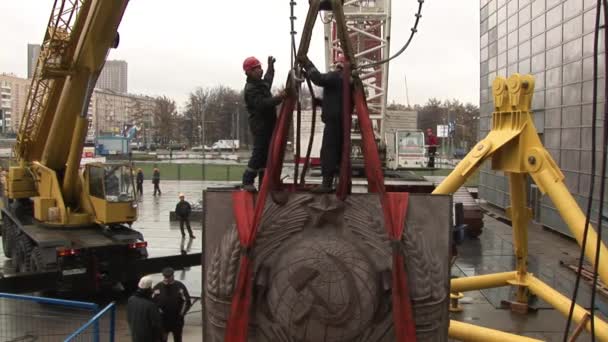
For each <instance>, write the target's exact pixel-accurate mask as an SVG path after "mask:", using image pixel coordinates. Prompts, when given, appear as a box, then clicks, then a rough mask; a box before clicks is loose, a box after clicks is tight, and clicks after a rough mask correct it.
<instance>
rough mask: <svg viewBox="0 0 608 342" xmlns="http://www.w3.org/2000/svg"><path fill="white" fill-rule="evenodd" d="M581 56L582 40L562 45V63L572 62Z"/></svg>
mask: <svg viewBox="0 0 608 342" xmlns="http://www.w3.org/2000/svg"><path fill="white" fill-rule="evenodd" d="M582 55H583V40H582V39H581V38H578V39H576V40H573V41H571V42H569V43H566V44H564V62H565V63H567V62H572V61H575V60H577V59H580V58H581V57H582Z"/></svg>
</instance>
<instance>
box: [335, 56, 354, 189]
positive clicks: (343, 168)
mask: <svg viewBox="0 0 608 342" xmlns="http://www.w3.org/2000/svg"><path fill="white" fill-rule="evenodd" d="M348 75H350V63H348V62H345V63H344V70H343V71H342V156H341V157H340V158H341V161H340V181H339V182H338V189H337V191H336V196H337V197H338V198H339V199H340V200H342V201H344V200H345V199H346V195H348V194H349V193H350V190H351V175H352V172H351V165H350V150H351V148H350V126H351V123H352V121H353V120H352V117H351V116H352V112H353V105H352V90H351V86H350V77H348Z"/></svg>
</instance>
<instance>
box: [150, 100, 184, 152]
mask: <svg viewBox="0 0 608 342" xmlns="http://www.w3.org/2000/svg"><path fill="white" fill-rule="evenodd" d="M178 120H179V118H178V116H177V110H176V106H175V101H173V100H171V99H170V98H168V97H166V96H162V97H158V98H157V99H156V110H155V112H154V124H155V131H156V132H155V133H156V136H155V139H154V140H155V141H156V142H157V143H159V144H161V145H168V144H170V143H171V141H172V140H175V138H174V137H175V136H176V135H175V133H176V130H175V128H176V127H177V123H178Z"/></svg>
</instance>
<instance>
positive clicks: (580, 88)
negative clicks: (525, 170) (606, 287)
mask: <svg viewBox="0 0 608 342" xmlns="http://www.w3.org/2000/svg"><path fill="white" fill-rule="evenodd" d="M595 5H596V1H591V0H584V1H583V0H510V1H507V0H481V30H480V34H481V40H480V41H481V44H480V45H481V66H480V70H481V89H480V92H481V93H480V112H481V120H480V125H479V126H480V131H479V133H480V136H481V137H483V136H485V135H486V134H487V132H488V130H489V129H490V127H491V126H490V125H491V115H492V111H493V99H492V88H491V86H492V81H493V80H494V78H495V77H496V76H503V77H507V76H508V75H511V74H513V73H516V72H517V73H520V74H528V73H529V74H532V75H533V76H534V77H535V79H536V84H535V93H534V98H533V103H532V111H533V116H534V121H535V125H536V128H537V130H538V134H539V136H540V138H541V141H542V142H543V143H544V145H545V147H546V148H547V150H548V151H549V153H551V155H552V157H553V159H554V160H555V161H556V162H557V164H558V165H559V167H560V168H561V170H562V172H563V173H564V175H565V177H566V178H565V183H566V185H567V187H568V189H569V190H570V192H571V193H572V195H573V197H574V198H575V199H576V201H577V202H578V204H579V206H581V208H583V210H584V209H585V208H586V206H587V197H588V193H589V185H590V182H591V156H592V151H591V130H592V111H591V107H592V101H593V94H592V87H593V71H592V70H593V35H594V26H595ZM600 37H601V35H600ZM601 42H602V38H600V46H601V45H602V43H601ZM600 53H604V52H603V48H602V49H601V50H600ZM599 60H600V65H599V70H600V77H602V75H603V74H604V73H605V71H604V70H605V66H604V65H603V56H600V58H599ZM598 84H599V94H598V95H599V96H598V102H599V104H598V110H597V113H598V115H599V116H600V117H601V113H603V111H604V110H603V108H604V97H603V93H604V91H603V84H604V79H603V77H602V78H600V79H599V80H598ZM602 124H603V122H602V121H598V126H599V127H598V130H599V131H598V137H601V134H600V132H601V126H602ZM598 146H601V141H598ZM596 157H597V158H598V163H597V166H598V167H597V170H596V175H597V176H596V179H595V184H596V186H595V190H596V192H595V194H594V199H595V202H594V204H595V205H594V206H593V211H592V221H596V218H597V211H598V208H599V191H598V190H599V183H600V172H601V170H600V164H601V163H600V162H599V161H600V160H601V159H600V153H599V152H597V154H596ZM604 176H608V175H604ZM508 189H509V187H508V181H507V179H506V178H505V177H504V176H503V175H501V174H498V173H496V172H494V171H492V170H491V168H490V163H486V164H485V165H484V166H483V168H482V169H481V174H480V185H479V196H480V197H481V198H483V199H485V200H487V201H488V202H490V203H492V204H494V205H496V206H499V207H502V208H506V207H508V206H509V195H508ZM528 193H529V194H530V196H529V197H530V198H529V204H530V206H531V207H532V209H533V210H534V218H535V220H536V221H537V222H540V223H541V224H543V225H544V226H547V227H550V228H552V229H555V230H558V231H560V232H563V233H565V234H568V235H570V232H569V230H568V228H567V226H566V224H565V222H564V221H563V220H562V219H561V217H560V215H559V213H558V212H557V210H556V209H555V205H554V204H553V203H552V202H551V200H550V199H549V198H548V197H547V196H541V194H540V191H539V190H538V188H537V187H536V186H535V185H533V184H532V183H531V182H530V183H529V185H528ZM584 211H585V210H584ZM604 212H605V213H608V204H606V207H605V209H604Z"/></svg>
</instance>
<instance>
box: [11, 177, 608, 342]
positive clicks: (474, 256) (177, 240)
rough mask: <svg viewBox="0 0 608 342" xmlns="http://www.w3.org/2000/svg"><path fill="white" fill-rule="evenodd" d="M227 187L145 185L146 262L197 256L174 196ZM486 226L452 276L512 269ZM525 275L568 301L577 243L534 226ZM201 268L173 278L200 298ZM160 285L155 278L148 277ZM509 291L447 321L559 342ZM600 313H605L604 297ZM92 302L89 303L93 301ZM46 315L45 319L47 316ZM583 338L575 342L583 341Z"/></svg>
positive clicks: (195, 323) (553, 328)
mask: <svg viewBox="0 0 608 342" xmlns="http://www.w3.org/2000/svg"><path fill="white" fill-rule="evenodd" d="M225 185H226V183H217V182H200V181H179V182H178V181H164V182H162V183H161V189H162V191H163V193H162V195H161V196H156V197H154V196H152V184H149V183H148V182H147V183H145V184H144V186H145V188H144V196H143V198H142V202H141V203H140V206H139V220H138V221H137V223H136V224H135V225H134V227H135V228H136V229H138V230H139V231H140V232H141V233H142V234H143V235H144V238H145V239H146V240H147V241H148V251H149V254H150V257H156V256H166V255H176V254H179V253H180V251H181V250H182V249H186V250H187V251H188V252H189V253H198V252H201V251H202V239H201V237H202V234H201V223H200V222H192V228H193V230H194V234H195V235H196V237H197V239H194V240H190V239H185V240H182V238H181V234H180V230H179V223H177V222H170V221H169V212H170V211H172V210H174V208H175V204H176V203H177V200H178V194H179V193H180V192H183V193H184V194H185V195H186V200H188V201H190V202H198V201H199V200H200V199H201V198H202V189H203V188H206V187H215V186H225ZM484 223H485V227H484V230H483V233H482V235H481V236H480V238H479V239H475V240H466V241H464V242H463V243H462V244H461V245H459V247H458V250H459V258H458V259H457V261H456V264H455V266H454V268H453V269H452V274H453V275H455V276H463V275H478V274H487V273H492V272H501V271H508V270H512V269H513V265H514V259H513V247H512V243H511V241H512V230H511V227H510V226H508V225H507V224H505V223H503V222H501V221H498V220H496V219H495V218H492V217H490V216H488V215H486V216H485V217H484ZM529 241H530V246H529V250H530V262H529V264H530V266H529V267H530V270H531V272H533V273H534V274H535V275H537V276H538V277H540V278H541V279H543V280H544V281H546V282H548V283H549V284H551V285H554V286H555V287H556V289H557V290H559V291H560V292H562V293H564V294H566V295H567V296H570V293H571V288H572V284H573V281H574V273H573V272H571V271H570V270H568V269H566V268H565V267H563V266H560V264H559V262H560V260H564V261H569V262H572V261H573V260H574V259H575V258H576V257H577V256H578V251H579V250H578V246H577V244H576V243H575V242H574V241H572V240H569V239H567V238H564V237H562V236H560V235H557V234H555V233H552V232H550V231H547V230H544V229H543V228H542V227H539V226H537V225H530V228H529ZM9 263H10V261H7V260H6V258H4V256H3V254H2V253H0V272H2V271H3V269H6V268H7V267H10V264H9ZM201 276H202V273H201V267H192V268H190V269H189V270H185V271H176V274H175V277H176V279H177V280H180V281H182V282H183V283H184V284H185V285H186V286H187V288H188V289H189V291H190V293H191V295H192V296H195V297H200V296H201V290H202V286H201V279H202V278H201ZM153 277H154V278H155V279H156V280H160V279H161V276H160V275H159V274H157V275H153ZM581 289H582V293H581V294H580V295H579V302H581V303H583V305H585V306H588V305H586V303H588V298H589V293H590V287H589V285H587V284H586V283H585V282H582V283H581ZM511 294H512V292H511V291H510V290H509V289H508V288H503V289H492V290H483V291H472V292H467V293H465V294H464V295H465V298H463V300H461V306H462V308H463V312H461V313H453V314H451V315H452V318H453V319H456V320H460V321H464V322H467V323H471V324H476V325H481V326H484V327H491V328H499V329H501V330H504V331H508V332H513V333H518V334H523V335H526V336H529V337H534V338H538V339H542V340H546V341H561V340H562V334H563V328H564V326H565V318H563V317H562V316H561V314H560V313H559V312H557V311H555V310H553V309H551V308H549V306H548V305H547V304H546V303H544V302H542V301H537V302H533V303H534V306H536V307H538V308H539V310H538V311H537V312H535V313H530V314H527V315H520V314H516V313H512V312H511V311H509V310H504V309H500V308H499V306H500V301H501V300H503V299H508V297H509V296H510V295H511ZM598 298H599V299H600V300H602V303H600V305H599V309H600V310H603V312H604V314H606V313H607V312H606V308H607V307H608V305H606V298H603V297H602V295H598ZM92 300H93V299H92ZM50 313H51V312H50V311H49V312H48V313H47V314H50ZM116 329H117V333H116V341H130V337H129V331H128V327H127V324H126V305H125V299H124V298H123V299H121V300H119V302H118V312H117V321H116ZM588 340H590V337H589V335H588V334H586V333H583V335H582V336H581V337H580V338H579V339H578V341H588ZM184 341H202V314H201V302H200V301H197V302H196V304H195V305H194V306H193V307H192V309H191V311H190V313H189V314H188V315H187V317H186V326H185V328H184Z"/></svg>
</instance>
